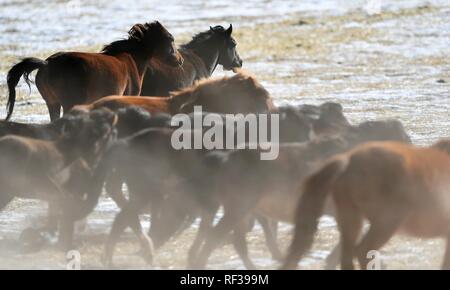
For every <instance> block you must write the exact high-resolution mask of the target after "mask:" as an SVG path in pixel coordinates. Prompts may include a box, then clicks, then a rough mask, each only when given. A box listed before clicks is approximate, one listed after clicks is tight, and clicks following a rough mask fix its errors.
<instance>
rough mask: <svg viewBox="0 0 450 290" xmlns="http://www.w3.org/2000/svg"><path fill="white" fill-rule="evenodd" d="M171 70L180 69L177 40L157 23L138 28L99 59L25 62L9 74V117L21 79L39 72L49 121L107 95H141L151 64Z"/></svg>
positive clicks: (72, 55) (70, 55)
mask: <svg viewBox="0 0 450 290" xmlns="http://www.w3.org/2000/svg"><path fill="white" fill-rule="evenodd" d="M153 56H155V57H158V58H159V59H161V60H162V61H164V62H165V63H167V64H168V65H171V66H179V65H181V64H182V58H181V56H180V55H179V54H178V53H177V52H176V50H175V48H174V38H173V36H172V35H171V34H170V33H169V32H168V31H167V30H166V29H165V28H164V27H163V26H162V25H161V24H160V23H159V22H153V23H146V24H143V25H142V24H136V25H135V26H133V28H132V29H131V30H130V31H129V33H128V39H125V40H119V41H115V42H113V43H111V44H109V45H106V46H105V47H104V49H103V51H102V52H101V53H81V52H60V53H56V54H54V55H52V56H50V57H49V58H47V59H46V60H45V61H44V60H40V59H37V58H26V59H24V60H22V61H21V62H20V63H18V64H16V65H14V66H13V67H12V68H11V69H10V71H9V72H8V81H7V82H8V89H9V98H8V104H7V110H8V115H7V117H6V120H9V119H10V118H11V114H12V113H13V110H14V104H15V101H16V91H15V87H16V85H17V83H18V82H19V80H20V77H21V76H22V75H23V76H24V78H25V81H26V82H27V84H28V85H29V83H30V81H29V78H28V77H29V74H30V73H31V72H32V71H34V70H36V69H38V73H37V75H36V86H37V88H38V89H39V92H40V93H41V95H42V97H43V98H44V100H45V102H46V103H47V107H48V110H49V113H50V119H51V120H56V119H58V118H59V117H60V113H61V107H62V108H63V110H64V112H67V111H69V110H70V109H71V108H72V107H73V106H75V105H78V104H89V103H92V102H94V101H96V100H98V99H100V98H102V97H105V96H108V95H139V94H140V92H141V86H142V80H143V77H144V74H145V72H146V71H147V67H148V64H149V62H150V59H151V58H152V57H153Z"/></svg>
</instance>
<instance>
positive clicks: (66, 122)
mask: <svg viewBox="0 0 450 290" xmlns="http://www.w3.org/2000/svg"><path fill="white" fill-rule="evenodd" d="M116 120H117V117H116V115H115V114H114V113H113V112H111V111H109V110H106V109H103V110H97V111H93V112H90V113H89V114H85V115H81V114H80V115H77V116H67V117H64V118H63V119H62V121H63V125H62V129H61V136H60V137H59V138H57V139H56V140H55V141H44V140H38V139H33V138H28V137H21V136H15V135H8V136H5V137H2V138H0V152H1V154H0V168H1V170H0V184H1V185H2V186H1V188H0V210H2V209H3V208H4V207H5V206H6V205H7V204H8V203H10V202H11V200H12V199H13V198H15V197H19V198H31V199H42V200H46V201H48V202H49V204H50V205H55V204H57V205H60V206H58V207H54V208H57V209H58V210H60V211H61V214H62V215H64V216H65V219H64V220H63V221H62V222H63V223H64V229H63V231H64V233H63V234H61V236H60V237H61V239H63V240H64V242H67V243H70V240H71V238H70V237H71V236H70V235H71V230H70V228H73V222H74V221H75V220H76V219H77V216H78V214H79V213H78V212H76V211H77V209H80V210H81V208H82V207H85V206H87V205H86V204H85V202H88V203H92V202H95V200H94V201H92V200H91V199H90V198H87V199H86V200H84V194H85V193H87V191H88V189H87V188H83V189H80V188H81V187H82V186H84V185H85V184H86V183H88V182H89V179H87V178H88V177H89V176H90V169H93V168H94V167H95V164H96V163H97V159H98V158H99V157H100V155H101V153H102V151H103V149H104V148H105V147H107V146H108V144H109V143H110V141H111V140H112V138H114V136H115V133H114V124H115V123H116ZM68 237H69V238H68ZM66 245H68V244H66Z"/></svg>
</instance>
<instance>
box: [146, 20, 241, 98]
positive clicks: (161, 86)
mask: <svg viewBox="0 0 450 290" xmlns="http://www.w3.org/2000/svg"><path fill="white" fill-rule="evenodd" d="M232 32H233V27H232V25H231V24H230V27H229V28H228V29H225V28H223V27H222V26H215V27H211V28H210V29H209V30H208V31H205V32H201V33H199V34H197V35H195V36H194V37H193V38H192V40H191V41H190V42H188V43H187V44H184V45H182V46H181V47H180V48H179V49H178V53H179V54H180V55H181V56H182V57H183V59H184V63H183V65H182V66H181V67H173V66H170V65H167V64H166V63H165V62H164V61H161V60H160V59H159V58H157V57H154V58H152V59H151V61H150V66H149V68H148V71H147V73H146V74H145V77H144V82H143V83H142V91H141V95H143V96H169V93H170V92H174V91H179V90H181V89H184V88H187V87H190V86H192V85H193V84H194V82H195V81H197V80H200V79H203V78H209V77H210V76H211V75H212V74H213V72H214V70H215V69H216V67H217V66H218V65H222V66H223V68H224V69H226V70H231V69H233V68H239V67H242V60H241V58H240V57H239V54H238V53H237V51H236V45H237V43H236V40H234V38H233V37H232V36H231V34H232Z"/></svg>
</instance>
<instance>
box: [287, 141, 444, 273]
mask: <svg viewBox="0 0 450 290" xmlns="http://www.w3.org/2000/svg"><path fill="white" fill-rule="evenodd" d="M449 189H450V141H449V140H446V141H440V142H439V143H437V144H435V145H433V146H431V147H428V148H417V147H413V146H411V145H406V144H401V143H396V142H375V143H368V144H365V145H362V146H360V147H358V148H356V149H354V150H352V151H350V152H348V153H345V154H342V155H339V156H336V157H334V158H332V159H331V160H330V161H329V162H328V163H326V164H325V165H324V166H323V167H322V168H321V169H320V170H319V171H318V172H317V173H315V174H313V175H312V176H311V177H309V178H308V179H307V180H306V181H305V184H304V186H303V190H302V191H303V192H304V194H303V196H302V198H301V201H300V203H299V206H298V210H297V215H296V228H295V234H294V240H293V242H292V245H291V248H290V254H289V256H288V258H287V259H286V262H285V265H284V268H286V269H288V268H295V267H296V266H297V263H298V261H299V260H300V258H301V257H302V256H303V255H304V254H305V253H306V252H307V251H308V250H309V249H310V247H311V245H312V243H313V237H314V233H315V232H316V230H317V224H318V218H319V217H320V216H321V212H322V209H323V204H324V201H325V200H326V198H327V197H328V196H330V195H331V196H332V197H333V199H334V203H335V206H336V210H337V222H338V228H339V231H340V233H341V243H342V256H341V267H342V269H353V267H354V265H353V258H354V257H355V256H356V257H357V258H358V260H359V263H360V266H361V269H367V264H368V262H369V261H368V259H367V254H368V252H369V251H372V250H378V249H380V248H381V247H382V246H383V245H384V244H386V243H387V242H388V241H389V239H390V238H391V237H392V236H393V235H394V234H396V233H397V232H403V233H406V234H409V235H412V236H416V237H421V238H432V237H444V238H446V239H447V249H446V253H445V256H444V262H443V264H442V268H443V269H450V218H449V217H450V191H449ZM364 220H368V221H369V223H370V229H369V231H368V232H367V234H365V235H364V237H363V238H362V240H361V241H360V242H358V240H359V237H360V235H361V231H362V225H363V221H364Z"/></svg>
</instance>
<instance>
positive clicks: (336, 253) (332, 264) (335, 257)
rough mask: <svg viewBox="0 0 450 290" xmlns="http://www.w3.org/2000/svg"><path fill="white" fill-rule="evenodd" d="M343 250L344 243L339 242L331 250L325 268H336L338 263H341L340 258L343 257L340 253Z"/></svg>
mask: <svg viewBox="0 0 450 290" xmlns="http://www.w3.org/2000/svg"><path fill="white" fill-rule="evenodd" d="M341 251H342V245H341V243H338V244H337V245H336V246H335V247H334V248H333V250H332V251H331V253H330V254H329V255H328V257H327V259H326V261H325V263H326V266H325V269H326V270H335V269H336V267H337V265H339V259H340V258H341V256H340V254H341Z"/></svg>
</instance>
